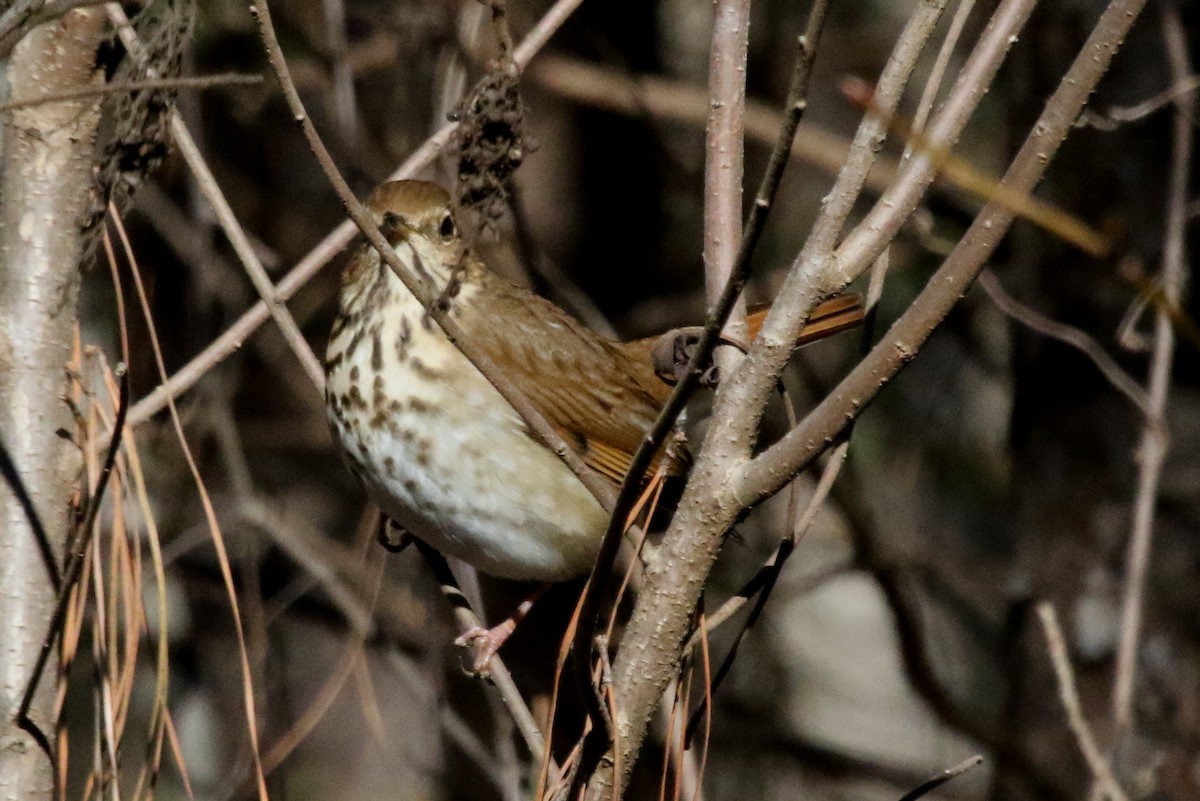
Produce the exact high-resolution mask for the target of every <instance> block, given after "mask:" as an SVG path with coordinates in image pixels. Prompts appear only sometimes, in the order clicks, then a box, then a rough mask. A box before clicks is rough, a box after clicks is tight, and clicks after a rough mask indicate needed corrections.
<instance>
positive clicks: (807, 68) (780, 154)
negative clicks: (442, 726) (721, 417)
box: [575, 0, 828, 653]
mask: <svg viewBox="0 0 1200 801" xmlns="http://www.w3.org/2000/svg"><path fill="white" fill-rule="evenodd" d="M827 8H828V0H816V2H814V4H813V7H812V9H811V10H810V12H809V17H808V23H807V25H806V27H805V32H804V35H802V36H801V37H800V38H799V39H798V40H797V51H798V52H797V55H796V62H795V67H794V68H793V73H792V84H791V87H790V88H789V90H788V97H787V101H786V104H785V106H784V123H783V125H782V126H781V128H780V131H779V138H778V140H777V141H776V144H775V148H774V150H773V151H772V152H771V158H770V160H769V161H768V162H767V168H766V171H765V172H764V173H763V177H762V182H761V183H760V185H759V188H758V193H757V195H756V196H755V198H754V204H753V205H752V206H751V208H750V212H749V215H748V217H747V220H746V223H745V227H744V230H743V231H742V236H741V242H740V244H739V247H738V253H737V257H736V258H735V260H734V263H733V267H732V269H731V270H730V274H729V279H728V281H727V282H726V284H725V289H724V291H723V292H722V294H721V297H720V298H719V299H718V301H717V302H716V303H715V304H714V305H713V306H712V308H711V309H710V311H709V314H708V319H707V320H706V321H705V325H704V331H703V333H702V334H701V337H700V340H699V342H698V343H697V344H696V350H695V353H694V354H693V356H692V359H691V361H690V362H689V364H688V367H687V370H686V371H685V373H684V375H683V378H682V379H681V380H680V381H679V383H678V384H676V386H675V388H674V390H673V391H672V393H671V396H670V398H669V399H668V400H667V402H666V404H665V405H664V406H663V408H662V410H661V411H660V412H659V415H658V418H657V419H656V420H655V421H654V425H653V426H652V427H651V428H650V431H648V432H647V433H646V436H645V438H644V439H643V441H642V443H641V445H640V446H639V447H638V450H637V452H635V453H634V455H633V460H632V462H631V467H630V470H629V473H628V474H627V476H626V479H625V482H624V483H623V484H622V486H621V491H620V493H619V494H618V495H617V502H616V509H615V510H614V513H613V515H612V517H611V518H610V521H609V528H608V531H607V532H605V535H604V542H603V543H602V544H601V546H600V552H599V554H598V555H597V557H596V562H595V564H594V565H593V567H592V573H591V576H589V578H588V583H587V586H586V588H585V590H584V593H585V594H584V597H583V600H582V602H581V611H580V625H579V630H578V631H577V632H576V637H575V648H576V653H588V651H587V649H588V648H590V643H591V641H592V637H593V634H594V632H595V625H596V615H597V613H598V611H599V608H600V599H601V597H602V596H603V586H602V585H603V584H604V582H606V581H607V578H608V576H609V575H610V574H611V572H612V568H613V565H614V564H615V562H616V558H617V551H618V549H619V547H620V543H621V536H622V534H623V526H622V525H621V522H622V521H623V520H624V519H625V517H626V516H627V514H628V510H630V509H631V508H632V507H633V505H634V503H636V502H637V497H638V494H639V481H638V479H636V478H635V476H639V475H641V474H642V473H644V472H645V470H646V468H647V467H649V465H650V460H651V458H652V456H653V454H654V453H656V452H657V451H658V448H659V447H661V445H662V443H663V441H665V439H666V436H667V434H668V433H669V432H670V431H671V430H672V428H673V427H674V425H675V421H676V419H677V418H678V417H679V414H680V412H681V411H682V410H683V407H684V405H686V403H687V399H688V397H690V395H691V393H692V392H693V391H694V389H695V388H696V386H697V385H698V383H699V379H700V375H701V370H700V365H702V364H705V363H706V362H707V361H708V358H709V357H710V356H711V354H712V351H713V348H715V347H716V344H717V342H718V341H719V339H720V331H721V328H722V327H723V326H724V324H725V320H726V319H727V318H728V315H729V314H730V312H731V311H732V309H733V306H734V303H735V301H736V300H737V298H738V297H740V295H741V292H742V289H743V288H744V287H745V285H746V282H747V281H748V280H749V277H750V263H751V257H752V256H753V254H754V250H755V248H756V246H757V245H758V240H759V237H760V236H761V235H762V230H763V227H764V225H765V224H766V218H767V214H768V213H769V211H770V209H771V207H772V205H773V204H774V201H775V194H776V193H777V192H778V190H779V182H780V180H781V179H782V178H783V170H784V168H785V167H786V166H787V163H788V156H789V154H790V153H791V149H792V142H793V140H794V138H795V135H796V128H797V126H798V125H799V124H800V118H801V117H802V116H803V115H804V111H805V108H806V107H807V97H808V84H809V79H810V77H811V76H812V65H813V62H814V61H815V60H816V54H817V46H818V44H819V42H820V37H821V31H822V30H823V29H824V23H825V11H826V9H827Z"/></svg>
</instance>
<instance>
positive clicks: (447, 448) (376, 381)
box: [327, 314, 607, 581]
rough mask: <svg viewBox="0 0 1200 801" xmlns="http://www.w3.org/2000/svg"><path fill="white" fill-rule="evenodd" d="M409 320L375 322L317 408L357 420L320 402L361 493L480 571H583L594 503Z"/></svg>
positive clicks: (596, 539) (497, 400)
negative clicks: (374, 331)
mask: <svg viewBox="0 0 1200 801" xmlns="http://www.w3.org/2000/svg"><path fill="white" fill-rule="evenodd" d="M410 318H411V319H412V321H413V322H412V323H411V324H409V325H407V326H404V324H403V317H402V316H401V315H398V314H397V315H394V316H392V317H390V318H388V319H385V320H384V321H383V324H382V326H381V328H380V330H379V332H378V337H372V336H364V337H361V340H360V342H359V344H358V346H357V347H355V348H354V349H353V350H352V351H349V352H347V353H346V355H345V358H343V359H342V361H341V362H340V363H339V364H337V365H336V367H334V368H333V369H331V371H330V374H329V377H328V386H327V398H329V399H330V400H329V403H330V404H339V405H341V406H342V407H343V408H342V415H341V416H345V415H346V414H347V413H352V414H354V415H355V417H356V418H357V419H358V420H359V422H360V423H361V422H363V421H366V424H365V425H356V426H355V427H354V428H353V430H351V429H349V428H348V427H347V426H346V425H345V424H344V423H343V422H342V420H341V419H339V415H338V414H335V413H334V410H333V409H332V408H330V407H327V408H329V416H330V422H331V424H332V427H333V430H334V434H335V436H336V437H338V439H339V440H340V443H341V445H342V447H343V449H344V450H345V453H346V454H347V458H348V461H349V462H350V463H351V465H352V469H353V470H354V472H355V474H356V475H358V477H359V478H360V480H361V481H362V482H363V484H364V486H365V487H366V489H367V492H368V493H369V494H370V496H371V498H372V499H373V500H374V501H375V502H376V503H377V504H379V506H380V507H381V508H382V509H383V511H384V512H385V513H386V514H388V515H389V516H390V517H392V518H393V519H394V520H395V521H396V522H397V523H399V524H400V525H401V526H403V527H404V528H405V529H407V530H408V531H409V532H411V533H412V534H414V535H415V536H417V537H420V538H421V539H423V540H425V541H426V542H428V543H429V544H430V545H432V546H433V547H435V548H437V549H438V550H441V551H444V552H445V553H449V554H452V555H454V556H457V557H459V558H461V559H463V560H465V561H466V562H468V563H470V564H472V565H474V566H475V567H477V568H479V569H480V570H482V571H483V572H485V573H488V574H490V575H494V576H499V577H502V578H512V579H529V580H541V581H556V580H562V579H566V578H570V577H573V576H576V575H580V574H582V573H585V572H587V570H589V569H590V568H591V565H592V561H593V560H594V558H595V554H596V551H597V549H598V548H599V545H600V540H601V538H602V537H603V533H604V528H605V525H606V523H607V515H606V514H605V513H604V511H603V509H602V508H601V507H600V505H599V504H598V503H597V502H596V500H595V499H594V498H593V497H592V495H591V493H590V492H588V490H587V489H586V488H585V487H584V486H583V485H582V484H581V483H580V482H579V480H578V479H577V478H576V477H575V476H574V474H573V473H571V471H570V470H569V469H568V468H567V467H566V466H565V465H564V464H563V463H562V461H561V460H560V459H559V458H558V457H557V456H555V455H554V454H553V453H552V452H551V451H550V450H548V449H546V448H544V447H542V446H540V445H538V444H537V443H535V442H533V441H532V440H531V439H530V438H529V436H528V435H527V434H526V433H525V432H524V429H525V427H524V424H523V422H522V421H521V420H520V418H519V417H518V415H517V414H516V412H515V411H513V410H512V408H511V407H510V406H509V405H508V404H507V403H506V402H505V401H504V400H503V398H502V397H501V396H500V394H499V393H498V392H497V391H496V389H495V388H494V387H493V386H492V385H491V384H490V383H488V381H487V380H486V379H485V378H484V377H483V376H482V375H481V374H480V373H479V372H478V371H477V370H476V369H475V368H474V367H473V366H472V365H471V364H470V363H469V362H468V361H467V360H466V358H465V357H463V356H462V354H461V353H459V352H458V350H457V349H456V348H455V347H454V346H453V345H451V344H450V343H449V341H448V340H446V339H445V337H444V336H443V335H442V333H441V331H440V329H437V328H436V326H434V327H433V328H432V329H426V328H425V327H424V326H423V325H422V324H421V322H420V317H419V315H411V316H410ZM405 334H407V335H408V342H407V345H405V346H404V347H403V348H402V347H401V346H400V344H401V341H402V339H403V338H404V336H403V335H405ZM342 335H343V336H346V332H343V334H342ZM374 339H378V340H379V343H380V344H379V345H378V346H376V345H375V343H374V341H373V340H374ZM337 345H338V343H337V342H334V343H331V352H332V351H333V349H334V348H335V347H336V346H337ZM342 345H343V346H344V345H345V343H342ZM376 347H380V348H382V351H383V353H379V354H373V349H375V348H376ZM381 363H382V365H383V368H384V369H383V370H382V371H376V370H375V369H373V365H374V366H378V365H380V364H381ZM431 379H432V380H431Z"/></svg>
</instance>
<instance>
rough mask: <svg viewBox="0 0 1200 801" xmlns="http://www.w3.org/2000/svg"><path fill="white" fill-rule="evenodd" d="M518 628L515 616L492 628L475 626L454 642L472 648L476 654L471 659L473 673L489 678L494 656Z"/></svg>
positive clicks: (461, 646) (462, 646)
mask: <svg viewBox="0 0 1200 801" xmlns="http://www.w3.org/2000/svg"><path fill="white" fill-rule="evenodd" d="M516 628H517V621H516V620H514V619H513V618H511V617H510V618H508V619H507V620H505V621H504V622H503V623H501V624H499V625H498V626H493V627H492V628H490V629H485V628H483V627H482V626H474V627H473V628H470V629H468V630H467V631H465V632H463V633H462V634H461V635H459V636H458V638H457V639H455V640H454V644H455V645H457V646H459V647H460V648H472V649H474V652H475V655H474V657H473V658H472V659H471V671H470V672H471V674H472V675H475V676H479V677H481V678H487V677H488V675H489V674H490V673H491V662H492V657H493V656H495V655H496V652H497V651H499V650H500V646H502V645H504V642H505V641H506V640H507V639H508V636H509V635H510V634H512V633H513V631H514V630H515V629H516Z"/></svg>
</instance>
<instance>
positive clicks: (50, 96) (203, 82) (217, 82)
mask: <svg viewBox="0 0 1200 801" xmlns="http://www.w3.org/2000/svg"><path fill="white" fill-rule="evenodd" d="M260 83H262V76H261V75H243V74H241V73H237V72H228V73H222V74H220V75H194V76H190V77H185V78H155V79H150V80H141V81H116V82H114V83H106V84H104V85H103V86H91V87H88V88H86V89H72V90H71V91H69V92H54V93H43V94H40V95H38V96H37V97H30V98H21V99H19V100H7V101H5V102H3V103H0V112H5V111H12V110H13V109H18V108H30V107H31V106H40V105H42V104H43V103H58V102H61V101H63V100H82V99H84V98H87V97H97V96H100V95H112V94H119V93H121V92H148V91H153V90H157V89H212V88H214V87H218V86H257V85H258V84H260Z"/></svg>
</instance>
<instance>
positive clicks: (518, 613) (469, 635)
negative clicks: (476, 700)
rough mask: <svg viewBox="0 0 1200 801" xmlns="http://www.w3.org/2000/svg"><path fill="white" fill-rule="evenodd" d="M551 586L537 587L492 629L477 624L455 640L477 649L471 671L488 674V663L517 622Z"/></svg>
mask: <svg viewBox="0 0 1200 801" xmlns="http://www.w3.org/2000/svg"><path fill="white" fill-rule="evenodd" d="M549 588H550V585H549V584H541V585H539V586H538V587H537V589H535V590H534V591H533V592H531V593H530V594H529V597H527V598H526V599H525V600H524V601H521V603H520V604H519V605H518V606H517V608H516V610H514V611H513V613H512V614H511V615H509V616H508V617H507V618H505V619H504V620H502V621H501V622H500V623H498V624H497V625H495V626H492V627H491V628H490V629H485V628H483V627H482V626H475V627H473V628H470V629H468V630H467V631H464V632H463V633H462V634H461V635H459V636H458V638H457V639H455V640H454V644H455V645H458V646H461V647H463V648H471V647H473V648H474V649H475V656H474V658H473V659H472V660H471V672H472V673H473V674H475V675H477V676H482V677H486V676H487V675H488V670H489V667H488V665H489V663H490V662H491V661H492V657H493V656H494V655H495V653H496V652H497V651H499V650H500V646H501V645H504V643H505V641H506V640H507V639H508V637H509V635H511V634H512V633H513V632H514V631H515V630H516V628H517V624H518V623H520V622H521V621H522V620H523V619H524V618H525V616H526V615H527V614H529V610H530V609H532V608H533V605H534V604H535V603H537V600H538V599H539V598H541V597H542V595H543V594H545V592H546V590H548V589H549Z"/></svg>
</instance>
